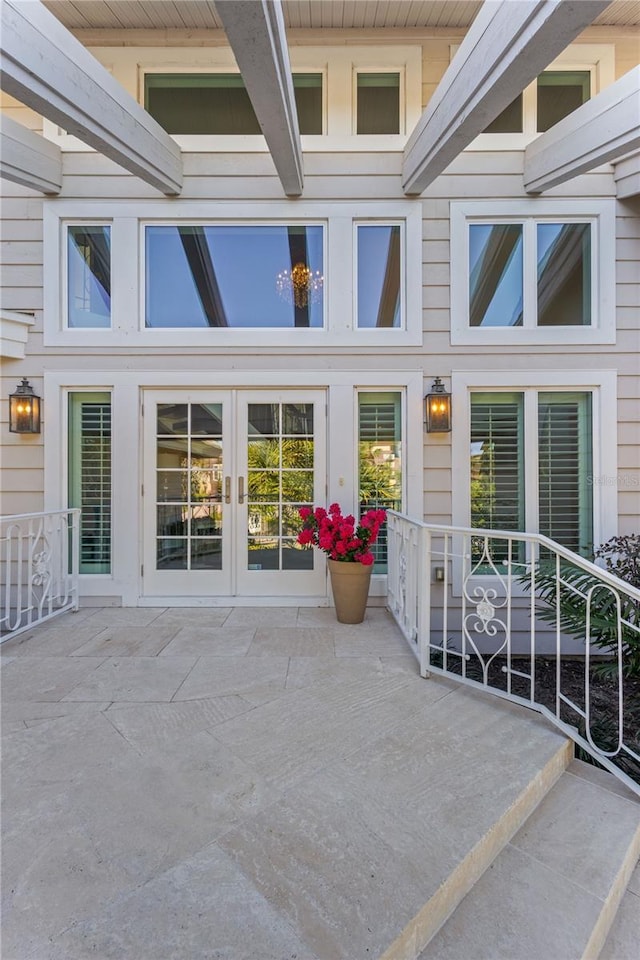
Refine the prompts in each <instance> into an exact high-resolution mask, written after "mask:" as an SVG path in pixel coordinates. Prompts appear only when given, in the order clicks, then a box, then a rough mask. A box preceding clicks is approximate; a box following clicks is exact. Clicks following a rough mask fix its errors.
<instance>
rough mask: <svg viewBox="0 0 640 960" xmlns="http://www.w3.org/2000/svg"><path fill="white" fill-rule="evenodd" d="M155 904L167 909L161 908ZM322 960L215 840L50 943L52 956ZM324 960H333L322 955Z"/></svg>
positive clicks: (75, 959)
mask: <svg viewBox="0 0 640 960" xmlns="http://www.w3.org/2000/svg"><path fill="white" fill-rule="evenodd" d="M158 904H163V905H164V909H162V910H159V909H158ZM89 956H91V957H95V958H99V960H318V958H317V957H316V955H315V954H314V953H313V952H312V951H311V950H310V949H309V947H308V946H307V945H306V944H305V943H304V942H303V941H302V940H301V939H300V937H299V935H298V934H296V933H295V932H294V930H293V929H292V928H291V926H290V925H289V923H288V922H287V921H286V919H284V918H283V917H282V915H281V912H280V910H279V909H278V908H277V907H274V906H272V905H271V904H270V903H269V902H268V901H267V900H266V899H265V898H264V897H263V896H262V894H261V893H260V892H259V891H258V890H257V889H256V887H255V885H254V884H253V883H252V882H251V880H250V879H248V878H247V877H246V876H245V875H244V874H243V873H242V871H241V870H240V869H239V868H238V866H237V865H236V864H235V863H234V861H233V860H232V859H231V858H230V857H229V856H228V854H226V853H225V852H224V851H222V850H221V849H220V848H219V847H218V846H217V845H215V844H213V845H211V846H209V847H207V848H206V849H205V850H202V851H201V852H199V853H198V854H196V855H195V856H193V857H192V858H191V859H189V860H186V861H185V862H184V863H181V864H179V865H177V866H175V867H174V868H173V869H171V870H168V871H166V872H165V873H163V874H162V875H161V876H159V877H157V878H156V879H154V880H153V881H152V882H151V883H148V884H146V885H145V886H144V887H142V888H141V889H139V890H136V891H135V892H134V893H132V894H130V895H129V896H127V897H122V898H119V899H117V900H113V901H112V902H110V903H108V904H106V905H105V907H104V909H103V910H102V911H101V913H100V915H98V916H96V917H95V918H93V919H91V920H88V921H85V922H84V923H82V924H77V925H75V926H73V927H72V928H71V929H69V930H66V931H65V932H64V933H63V934H61V935H60V936H58V937H57V938H56V940H55V942H54V943H53V944H51V946H50V949H49V953H48V955H47V960H84V958H85V957H89ZM320 956H321V960H329V958H328V957H325V956H324V955H323V954H321V955H320Z"/></svg>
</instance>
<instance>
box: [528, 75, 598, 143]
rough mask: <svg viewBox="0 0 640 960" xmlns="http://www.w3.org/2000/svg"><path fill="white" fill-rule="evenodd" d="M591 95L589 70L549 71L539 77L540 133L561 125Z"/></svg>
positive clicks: (538, 114)
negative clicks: (557, 124)
mask: <svg viewBox="0 0 640 960" xmlns="http://www.w3.org/2000/svg"><path fill="white" fill-rule="evenodd" d="M590 94H591V74H590V72H589V71H588V70H548V71H546V72H545V73H542V74H541V75H540V76H539V77H538V112H537V117H538V132H539V133H543V132H544V131H545V130H548V129H549V127H553V126H554V124H556V123H559V121H560V120H563V119H564V117H567V116H568V115H569V114H570V113H573V111H574V110H577V109H578V107H581V106H582V104H583V103H586V102H587V100H588V99H589V97H590Z"/></svg>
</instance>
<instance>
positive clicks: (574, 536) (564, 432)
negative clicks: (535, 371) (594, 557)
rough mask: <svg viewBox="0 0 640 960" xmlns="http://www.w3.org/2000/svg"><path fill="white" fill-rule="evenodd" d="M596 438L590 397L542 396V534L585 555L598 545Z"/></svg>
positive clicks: (540, 450)
mask: <svg viewBox="0 0 640 960" xmlns="http://www.w3.org/2000/svg"><path fill="white" fill-rule="evenodd" d="M591 437H592V428H591V395H590V394H588V393H541V394H539V397H538V474H539V476H538V484H539V512H540V519H539V528H540V533H543V534H545V535H546V536H548V537H551V539H552V540H557V541H558V543H561V544H562V545H563V546H565V547H567V548H568V549H569V550H574V551H575V552H576V553H581V554H583V555H590V552H591V549H592V546H593V524H592V515H593V510H592V486H591V485H590V484H589V482H588V481H589V476H590V475H591V472H592V440H591Z"/></svg>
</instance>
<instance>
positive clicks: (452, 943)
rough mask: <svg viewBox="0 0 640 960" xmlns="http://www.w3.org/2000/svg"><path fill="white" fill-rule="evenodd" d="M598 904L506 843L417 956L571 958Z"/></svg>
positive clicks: (430, 959)
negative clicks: (451, 914) (541, 920)
mask: <svg viewBox="0 0 640 960" xmlns="http://www.w3.org/2000/svg"><path fill="white" fill-rule="evenodd" d="M601 908H602V903H601V902H600V901H599V900H598V898H597V897H595V896H593V894H590V893H587V892H586V891H585V890H584V889H582V888H581V887H577V886H575V885H574V884H572V883H568V882H567V881H566V880H565V879H564V878H563V877H560V876H558V875H557V874H556V873H555V872H554V871H553V870H549V869H548V868H547V867H545V866H544V865H543V864H541V863H538V862H537V861H535V860H532V859H531V857H528V856H527V855H526V854H524V853H522V852H521V851H519V850H516V849H514V848H513V847H506V848H505V849H504V850H503V851H502V853H501V854H500V856H499V857H498V858H497V859H496V860H494V862H493V864H492V865H491V866H490V867H489V869H488V870H487V871H486V873H485V874H484V875H483V876H482V877H481V878H480V880H479V881H478V883H477V884H476V886H475V887H474V889H473V890H472V891H471V893H470V894H469V895H468V896H467V897H465V899H464V900H463V901H462V903H461V904H460V905H459V906H458V908H457V910H456V911H455V913H454V914H453V916H452V917H451V918H450V919H449V920H448V921H447V923H446V924H445V925H444V927H442V929H441V930H440V931H439V932H438V933H437V934H436V936H435V937H434V939H433V940H432V941H431V943H430V944H429V945H428V946H427V948H426V950H424V952H423V953H422V954H421V955H420V960H470V958H474V960H476V958H477V960H480V958H482V960H542V958H553V960H574V958H576V957H581V956H582V954H583V951H584V947H585V946H586V943H587V939H588V936H589V934H590V932H591V930H592V928H593V921H594V917H596V916H597V915H598V914H599V913H600V910H601ZM541 917H543V918H544V922H542V923H541V922H540V918H541ZM479 951H480V952H479Z"/></svg>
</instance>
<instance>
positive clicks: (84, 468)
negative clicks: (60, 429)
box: [69, 393, 111, 573]
mask: <svg viewBox="0 0 640 960" xmlns="http://www.w3.org/2000/svg"><path fill="white" fill-rule="evenodd" d="M69 506H71V507H80V509H81V511H82V514H81V520H80V573H109V572H110V571H111V397H110V395H109V394H108V393H101V394H88V393H73V394H71V395H70V397H69Z"/></svg>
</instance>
